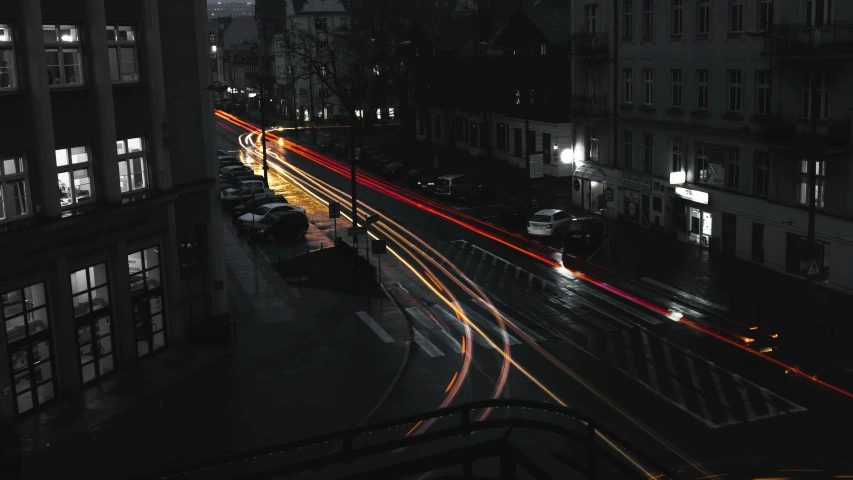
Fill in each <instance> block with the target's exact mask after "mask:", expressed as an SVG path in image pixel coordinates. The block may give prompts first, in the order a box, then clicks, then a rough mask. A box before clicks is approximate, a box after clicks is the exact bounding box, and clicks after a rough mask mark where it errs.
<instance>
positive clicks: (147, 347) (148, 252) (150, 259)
mask: <svg viewBox="0 0 853 480" xmlns="http://www.w3.org/2000/svg"><path fill="white" fill-rule="evenodd" d="M127 268H128V272H129V273H130V294H131V297H132V298H131V303H132V305H133V321H134V331H135V333H136V354H137V356H138V357H139V358H142V357H145V356H147V355H149V354H150V353H152V352H154V351H156V350H159V349H161V348H163V347H165V346H166V328H165V320H164V316H163V314H164V312H163V288H162V286H161V285H162V283H161V281H160V278H161V270H160V249H159V247H158V246H153V247H150V248H146V249H145V250H140V251H138V252H134V253H131V254H130V255H128V256H127Z"/></svg>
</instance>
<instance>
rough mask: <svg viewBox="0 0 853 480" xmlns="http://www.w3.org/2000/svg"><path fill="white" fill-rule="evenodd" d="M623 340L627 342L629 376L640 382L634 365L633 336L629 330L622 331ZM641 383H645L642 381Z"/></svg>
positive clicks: (626, 358) (626, 359) (626, 353)
mask: <svg viewBox="0 0 853 480" xmlns="http://www.w3.org/2000/svg"><path fill="white" fill-rule="evenodd" d="M622 340H624V341H625V363H626V364H627V367H628V374H629V375H631V376H632V377H634V378H635V379H636V380H637V381H640V377H639V376H638V375H637V365H635V364H634V352H633V351H632V350H631V334H630V332H628V330H622ZM640 383H643V382H642V381H640Z"/></svg>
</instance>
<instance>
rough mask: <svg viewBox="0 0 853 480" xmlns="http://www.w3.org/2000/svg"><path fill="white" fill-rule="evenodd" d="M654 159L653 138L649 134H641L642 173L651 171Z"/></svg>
mask: <svg viewBox="0 0 853 480" xmlns="http://www.w3.org/2000/svg"><path fill="white" fill-rule="evenodd" d="M654 158H655V138H654V136H653V135H652V134H651V133H644V134H643V171H645V172H651V171H652V162H653V161H654Z"/></svg>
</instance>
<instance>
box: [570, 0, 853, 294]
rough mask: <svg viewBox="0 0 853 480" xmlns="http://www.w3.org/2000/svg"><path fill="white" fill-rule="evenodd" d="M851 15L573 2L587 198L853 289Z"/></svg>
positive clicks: (814, 2)
mask: <svg viewBox="0 0 853 480" xmlns="http://www.w3.org/2000/svg"><path fill="white" fill-rule="evenodd" d="M851 20H853V3H851V2H829V1H824V0H714V1H711V0H618V1H616V0H608V1H603V0H602V1H594V0H591V1H584V2H581V1H578V2H573V3H572V29H573V34H572V52H573V55H572V58H573V68H572V70H573V75H572V81H573V82H574V85H573V88H572V91H573V92H575V93H576V95H577V96H576V97H575V98H576V100H575V101H576V102H578V103H576V104H575V105H573V106H575V107H578V106H581V107H584V108H580V109H577V108H576V109H574V111H573V125H574V128H575V131H574V138H575V146H574V149H575V152H574V153H575V155H574V156H573V157H574V159H575V166H574V169H575V172H576V173H575V179H574V181H573V201H574V203H575V204H576V205H578V206H581V207H583V208H585V209H588V210H591V211H598V212H601V213H603V214H606V215H609V216H611V217H619V218H621V219H623V220H625V221H630V222H635V223H638V224H640V225H642V226H645V227H649V228H664V229H672V230H675V231H677V232H678V236H679V238H680V239H681V240H683V241H685V242H693V243H696V244H699V245H703V246H706V247H708V248H712V249H715V250H719V251H721V252H723V253H725V254H728V255H731V256H734V257H737V258H740V259H743V260H745V261H751V262H755V263H758V264H761V265H764V266H765V267H766V268H768V269H772V270H776V271H780V272H787V273H789V274H792V275H798V276H803V277H807V278H810V279H812V280H814V281H816V282H821V283H824V284H825V285H827V286H829V287H831V288H835V289H838V290H843V291H847V292H848V293H853V269H850V268H849V266H850V265H851V264H853V189H851V188H850V185H851V184H853V168H851V166H852V165H853V159H851V148H850V139H851V107H853V97H851V96H850V95H846V94H845V92H844V86H845V85H850V84H851V82H853V26H851V22H850V21H851ZM614 59H615V60H614ZM595 104H602V105H607V111H606V112H598V114H597V115H596V114H593V113H592V112H591V111H590V110H592V108H591V106H592V105H595ZM810 222H813V225H814V246H812V245H811V244H810V241H809V230H810V228H809V223H810Z"/></svg>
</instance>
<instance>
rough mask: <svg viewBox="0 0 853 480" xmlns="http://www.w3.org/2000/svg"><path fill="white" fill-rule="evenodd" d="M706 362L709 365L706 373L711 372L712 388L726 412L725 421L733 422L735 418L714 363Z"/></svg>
mask: <svg viewBox="0 0 853 480" xmlns="http://www.w3.org/2000/svg"><path fill="white" fill-rule="evenodd" d="M707 363H708V366H709V367H711V368H709V369H708V373H709V374H711V380H713V382H714V388H715V389H716V390H717V398H719V399H720V403H722V404H723V410H724V411H725V412H726V420H727V422H726V423H734V422H736V420H735V418H734V416H732V412H731V406H729V400H728V399H727V398H726V393H725V392H724V391H723V384H722V382H720V376H719V375H718V374H717V369H716V364H715V363H714V362H707Z"/></svg>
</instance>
